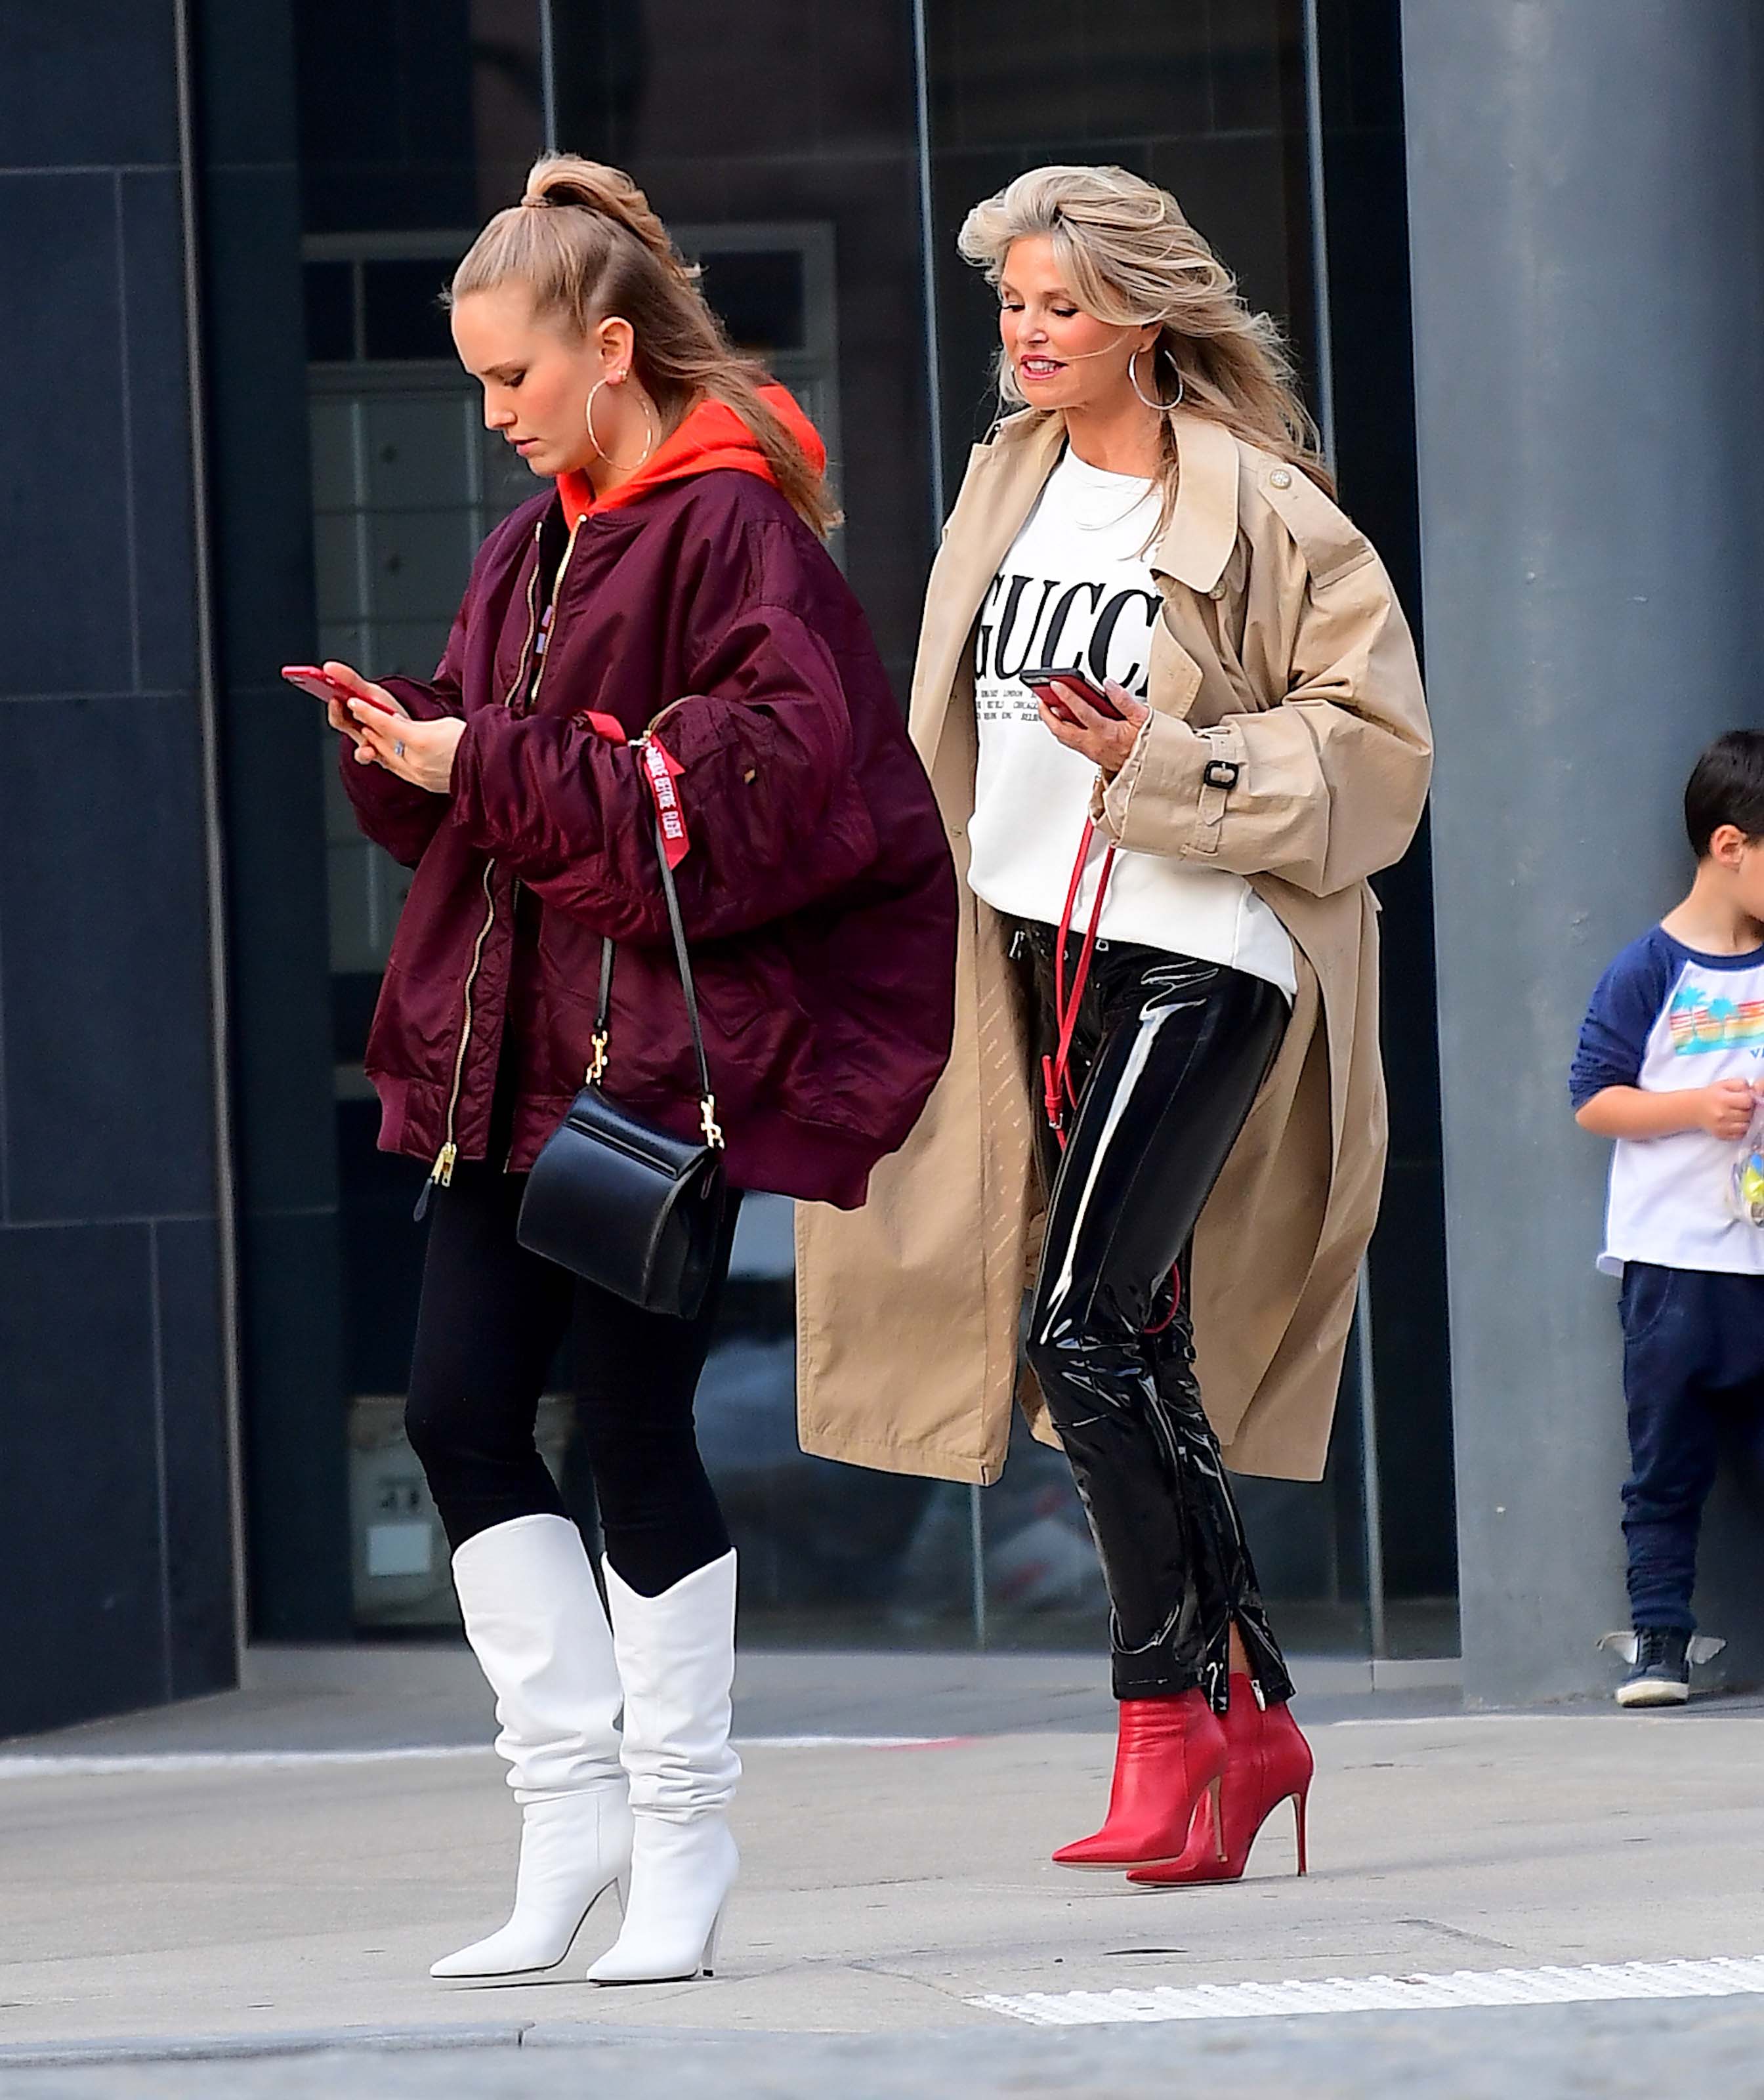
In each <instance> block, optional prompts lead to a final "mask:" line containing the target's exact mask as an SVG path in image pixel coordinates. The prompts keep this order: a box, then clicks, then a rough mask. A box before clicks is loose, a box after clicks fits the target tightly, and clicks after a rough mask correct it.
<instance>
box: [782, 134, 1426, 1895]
mask: <svg viewBox="0 0 1764 2100" xmlns="http://www.w3.org/2000/svg"><path fill="white" fill-rule="evenodd" d="M960 246H961V252H962V254H963V255H964V257H965V258H967V259H968V261H969V262H972V263H974V264H976V265H977V267H981V269H983V270H984V271H986V275H987V276H988V278H989V279H990V281H991V282H992V283H993V284H994V285H995V286H996V288H997V290H998V293H999V334H1000V340H1001V346H1002V350H1001V357H1000V363H999V386H1000V390H1001V391H1002V393H1003V396H1004V399H1005V400H1006V402H1007V404H1008V405H1009V406H1011V407H1012V408H1014V409H1015V410H1016V412H1014V413H1011V414H1009V415H1008V416H1007V417H1005V419H1004V420H1003V422H1002V423H1001V425H1000V426H999V427H998V428H997V429H996V430H995V431H994V434H993V435H992V437H991V438H990V440H989V441H988V442H987V443H985V444H983V445H981V446H979V447H977V448H976V450H975V452H974V455H973V458H972V463H971V465H970V467H969V470H968V477H967V479H966V481H965V482H964V485H963V488H962V491H961V494H960V497H959V501H957V503H956V505H955V511H954V513H953V514H952V515H951V517H950V522H949V526H948V529H947V532H946V535H945V540H944V545H943V548H942V552H941V553H940V554H939V556H938V558H937V565H936V567H935V570H934V571H933V576H932V580H931V586H930V592H929V596H928V601H927V604H926V608H925V619H924V633H923V637H922V640H921V645H920V651H919V663H918V668H917V673H916V677H915V687H914V699H913V717H912V729H913V735H914V737H915V741H916V742H917V743H918V745H919V750H920V751H921V752H922V753H923V754H924V757H925V758H926V760H927V762H928V765H930V767H931V770H932V778H933V787H935V789H936V791H937V798H938V801H939V802H940V804H941V805H942V810H943V814H944V818H945V821H946V824H947V826H948V827H949V830H950V836H951V839H952V840H953V841H955V847H956V853H957V858H958V866H959V868H960V870H961V871H962V873H963V875H964V877H965V880H964V884H963V898H962V920H961V940H960V946H959V964H958V972H959V974H958V991H957V998H958V1018H957V1029H956V1047H955V1054H954V1057H952V1060H951V1062H950V1068H949V1070H948V1072H947V1073H946V1076H945V1078H944V1079H943V1081H942V1083H941V1085H940V1087H939V1088H938V1090H937V1093H936V1094H935V1095H934V1096H933V1101H932V1104H931V1107H930V1109H929V1110H928V1113H927V1114H926V1117H925V1118H924V1123H922V1124H921V1126H920V1128H919V1133H918V1135H917V1136H915V1139H914V1140H913V1141H912V1143H911V1145H909V1147H908V1148H907V1149H906V1152H905V1153H904V1154H902V1158H900V1159H899V1160H898V1161H897V1162H890V1164H889V1167H888V1168H887V1169H886V1170H885V1171H884V1174H883V1175H881V1176H879V1177H878V1180H877V1182H876V1185H875V1192H874V1193H873V1196H872V1200H871V1205H870V1207H869V1208H868V1209H867V1211H864V1212H863V1213H862V1214H861V1215H859V1216H858V1217H855V1218H852V1219H849V1220H834V1219H832V1218H831V1217H830V1216H828V1215H827V1214H825V1213H816V1214H814V1215H810V1216H809V1217H807V1218H806V1219H805V1221H804V1226H803V1233H802V1246H801V1252H800V1271H799V1294H800V1304H801V1330H802V1341H803V1347H802V1379H801V1403H800V1405H801V1414H802V1427H803V1435H804V1440H805V1444H806V1445H807V1446H808V1448H809V1449H812V1450H815V1451H818V1452H822V1453H825V1454H828V1455H831V1456H834V1457H843V1458H851V1459H855V1460H858V1461H860V1462H865V1463H868V1464H871V1465H881V1466H887V1467H897V1468H902V1469H907V1470H915V1471H928V1472H933V1473H939V1474H942V1475H945V1476H949V1477H953V1478H957V1479H968V1480H982V1481H984V1480H991V1479H993V1478H995V1477H996V1475H997V1472H998V1471H999V1467H1000V1466H1001V1464H1002V1462H1003V1449H1004V1445H1005V1440H1006V1437H1007V1435H1008V1424H1009V1410H1010V1405H1011V1396H1012V1388H1013V1385H1014V1383H1015V1381H1016V1371H1017V1335H1018V1326H1019V1317H1020V1312H1021V1290H1022V1286H1023V1282H1024V1278H1025V1273H1028V1268H1027V1264H1029V1262H1030V1257H1031V1255H1032V1254H1033V1252H1034V1235H1035V1232H1036V1229H1037V1228H1038V1225H1039V1229H1040V1232H1041V1245H1040V1250H1039V1264H1038V1265H1037V1266H1036V1268H1035V1269H1034V1290H1033V1293H1032V1295H1031V1300H1030V1310H1029V1319H1028V1326H1027V1356H1028V1362H1029V1367H1030V1370H1031V1371H1032V1373H1033V1375H1034V1384H1035V1385H1036V1386H1037V1387H1039V1405H1034V1418H1035V1421H1036V1426H1037V1427H1039V1429H1040V1430H1041V1432H1042V1433H1043V1434H1047V1433H1048V1432H1049V1430H1050V1427H1051V1432H1052V1435H1053V1436H1056V1437H1057V1440H1059V1441H1060V1443H1061V1444H1062V1445H1064V1447H1065V1451H1066V1453H1067V1454H1068V1456H1069V1458H1070V1460H1071V1463H1072V1468H1073V1473H1074V1479H1075V1480H1076V1483H1077V1486H1078V1493H1079V1495H1080V1497H1081V1498H1082V1500H1083V1504H1084V1507H1085V1510H1086V1511H1087V1515H1088V1517H1089V1520H1090V1523H1091V1529H1092V1531H1093V1533H1094V1535H1095V1537H1096V1546H1097V1550H1098V1552H1099V1555H1100V1559H1101V1563H1102V1568H1103V1573H1104V1576H1105V1581H1106V1584H1107V1587H1108V1590H1109V1599H1110V1603H1111V1605H1112V1625H1111V1639H1112V1645H1113V1669H1114V1690H1115V1693H1116V1696H1117V1697H1118V1700H1119V1701H1120V1729H1119V1736H1118V1747H1117V1753H1116V1760H1115V1770H1114V1785H1113V1789H1112V1791H1111V1793H1110V1798H1109V1810H1108V1814H1107V1815H1106V1817H1105V1820H1104V1822H1103V1824H1102V1825H1101V1828H1100V1829H1098V1830H1097V1831H1096V1833H1094V1834H1092V1835H1091V1836H1089V1837H1087V1838H1080V1839H1078V1840H1077V1841H1076V1842H1073V1843H1070V1844H1068V1845H1065V1846H1062V1847H1061V1849H1060V1850H1059V1851H1056V1853H1055V1855H1054V1857H1055V1859H1056V1860H1057V1861H1059V1862H1060V1863H1061V1864H1063V1865H1068V1866H1073V1867H1091V1868H1113V1869H1116V1870H1123V1869H1124V1870H1126V1871H1127V1873H1128V1875H1129V1877H1130V1878H1131V1879H1132V1880H1134V1881H1136V1882H1148V1883H1159V1882H1194V1881H1206V1880H1218V1879H1223V1878H1227V1877H1234V1876H1236V1875H1238V1874H1241V1873H1242V1871H1243V1868H1244V1865H1245V1863H1246V1860H1247V1858H1248V1855H1249V1852H1250V1846H1251V1844H1252V1843H1253V1842H1254V1839H1255V1834H1256V1833H1257V1831H1258V1830H1259V1829H1260V1828H1261V1826H1262V1824H1263V1821H1264V1820H1266V1818H1267V1816H1268V1814H1269V1813H1270V1812H1271V1811H1272V1809H1273V1808H1274V1807H1277V1805H1279V1803H1280V1802H1282V1801H1285V1800H1287V1799H1290V1800H1292V1801H1293V1802H1294V1804H1295V1807H1296V1810H1297V1815H1298V1833H1299V1861H1300V1868H1301V1871H1302V1870H1303V1857H1304V1854H1303V1806H1304V1802H1305V1798H1306V1795H1307V1793H1308V1788H1309V1785H1310V1780H1311V1771H1312V1760H1311V1755H1310V1752H1309V1749H1308V1746H1307V1745H1306V1744H1305V1742H1304V1740H1303V1736H1301V1735H1300V1733H1299V1730H1298V1728H1297V1727H1296V1725H1295V1724H1294V1722H1293V1721H1292V1719H1291V1717H1290V1714H1289V1713H1288V1711H1287V1707H1286V1701H1287V1698H1288V1696H1289V1694H1290V1691H1291V1688H1292V1687H1291V1683H1290V1679H1289V1678H1288V1675H1287V1674H1286V1665H1285V1663H1284V1661H1282V1659H1281V1651H1280V1648H1279V1646H1278V1643H1277V1641H1276V1639H1275V1637H1274V1635H1273V1632H1272V1628H1271V1627H1270V1626H1269V1624H1268V1615H1267V1612H1266V1611H1265V1609H1264V1608H1263V1601H1262V1598H1261V1595H1260V1593H1259V1589H1258V1587H1257V1583H1256V1578H1255V1569H1254V1568H1253V1567H1252V1565H1251V1563H1250V1555H1249V1551H1248V1549H1247V1547H1246V1545H1245V1542H1244V1537H1243V1533H1242V1529H1241V1525H1240V1524H1239V1521H1238V1516H1237V1507H1236V1504H1235V1502H1234V1499H1233V1494H1232V1490H1231V1485H1230V1480H1229V1478H1228V1474H1227V1471H1226V1466H1227V1465H1230V1466H1231V1467H1234V1468H1236V1469H1237V1470H1240V1471H1250V1472H1263V1473H1272V1474H1277V1475H1286V1476H1293V1477H1297V1478H1315V1477H1316V1476H1317V1475H1318V1474H1319V1473H1320V1472H1321V1469H1322V1464H1323V1460H1324V1457H1325V1449H1326V1445H1327V1440H1328V1435H1329V1424H1330V1412H1331V1410H1332V1407H1333V1404H1334V1389H1335V1385H1336V1383H1337V1379H1338V1375H1339V1371H1340V1366H1341V1362H1342V1357H1343V1347H1344V1343H1345V1338H1346V1335H1347V1328H1348V1325H1349V1321H1350V1318H1351V1316H1352V1305H1353V1296H1354V1289H1355V1278H1356V1271H1357V1268H1358V1264H1359V1261H1360V1255H1361V1254H1362V1252H1363V1251H1364V1249H1365V1243H1366V1241H1367V1238H1368V1237H1369V1233H1370V1231H1371V1227H1372V1222H1373V1217H1374V1211H1375V1209H1376V1205H1377V1198H1378V1183H1379V1178H1380V1173H1381V1169H1382V1164H1383V1145H1384V1108H1383V1083H1382V1077H1381V1074H1380V1071H1379V1067H1378V1045H1377V1018H1376V1016H1377V1004H1376V1002H1377V981H1376V979H1377V934H1376V919H1375V916H1374V914H1375V910H1376V907H1375V904H1374V899H1373V897H1372V894H1371V892H1370V890H1369V888H1368V887H1367V884H1366V880H1365V878H1366V877H1367V876H1369V874H1371V873H1372V872H1373V871H1374V870H1376V869H1378V868H1380V867H1385V866H1387V865H1388V864H1389V863H1390V862H1392V861H1394V860H1395V859H1396V858H1398V856H1399V855H1400V854H1401V853H1402V852H1403V850H1404V849H1405V846H1406V845H1408V843H1409V838H1410V836H1411V834H1412V833H1413V830H1414V827H1415V824H1416V823H1417V820H1418V817H1419V814H1420V811H1421V807H1422V800H1423V797H1424V795H1425V792H1426V788H1427V775H1428V767H1429V740H1428V734H1427V721H1426V717H1425V713H1424V711H1423V707H1422V695H1421V690H1420V684H1419V679H1418V673H1417V668H1416V663H1415V657H1414V652H1413V647H1412V646H1411V643H1410V641H1409V633H1408V631H1407V629H1406V628H1405V624H1404V621H1403V617H1402V614H1401V612H1400V610H1399V608H1398V607H1397V605H1396V601H1395V598H1393V596H1392V594H1391V586H1390V583H1389V580H1388V579H1387V576H1386V575H1385V573H1384V571H1383V567H1381V566H1380V564H1379V562H1378V558H1377V557H1376V555H1375V554H1374V551H1373V549H1372V548H1371V547H1370V546H1369V545H1368V544H1367V542H1366V540H1365V538H1364V537H1363V536H1361V535H1360V533H1359V532H1357V531H1356V529H1355V527H1353V525H1352V523H1350V522H1349V521H1348V519H1347V518H1346V517H1344V516H1343V514H1342V512H1341V511H1340V510H1338V508H1337V507H1336V505H1335V504H1334V501H1333V500H1332V498H1331V495H1330V480H1329V476H1328V474H1327V473H1326V471H1325V469H1324V467H1323V465H1322V464H1321V461H1320V460H1319V459H1318V457H1317V455H1316V441H1315V436H1314V433H1313V431H1312V426H1311V425H1310V423H1309V421H1308V418H1307V417H1306V415H1305V413H1304V411H1303V408H1301V406H1300V404H1299V400H1298V398H1297V396H1296V395H1295V393H1294V389H1293V385H1292V382H1291V379H1290V374H1289V370H1288V368H1287V365H1286V361H1285V359H1284V357H1283V356H1282V354H1281V348H1280V346H1279V342H1278V340H1277V336H1276V334H1275V333H1274V331H1273V329H1272V326H1271V324H1269V323H1268V321H1267V320H1266V319H1265V318H1263V317H1262V316H1259V315H1255V314H1253V313H1251V312H1250V311H1249V310H1248V309H1247V308H1246V306H1245V305H1244V303H1243V302H1242V301H1241V299H1240V298H1238V296H1237V291H1236V289H1235V286H1234V285H1233V280H1232V279H1231V277H1230V276H1229V275H1228V272H1227V271H1226V270H1225V269H1224V267H1223V266H1222V265H1221V264H1220V263H1219V261H1218V260H1217V259H1216V258H1215V257H1214V255H1213V254H1212V253H1211V250H1210V249H1208V247H1207V246H1206V243H1205V241H1204V240H1202V238H1201V236H1199V235H1198V234H1197V232H1195V231H1194V229H1193V227H1190V226H1189V225H1188V223H1187V222H1186V221H1185V220H1184V218H1183V215H1182V213H1181V210H1180V207H1179V206H1178V205H1177V203H1176V201H1175V198H1174V197H1172V196H1170V195H1169V194H1168V193H1167V192H1165V191H1162V190H1160V189H1157V188H1153V186H1152V185H1151V184H1150V183H1145V182H1143V181H1141V180H1140V179H1139V178H1137V177H1136V176H1134V175H1131V174H1127V173H1126V172H1125V171H1123V170H1121V169H1118V168H1082V167H1079V168H1063V167H1054V168H1040V169H1036V170H1033V171H1032V172H1030V173H1029V174H1024V175H1021V176H1019V177H1018V178H1017V180H1016V181H1014V182H1012V183H1010V184H1009V185H1008V187H1007V188H1004V189H1003V190H1002V191H1001V192H999V194H998V195H997V196H994V197H991V198H989V199H988V200H987V201H986V202H985V203H984V204H981V205H979V206H977V208H976V209H975V210H973V211H972V213H970V214H969V215H968V220H967V223H966V224H965V225H964V227H963V229H962V233H961V241H960ZM1038 671H1039V672H1043V673H1047V672H1052V673H1054V674H1055V675H1054V677H1053V678H1052V681H1051V682H1050V681H1049V680H1048V679H1047V678H1045V677H1043V678H1034V677H1032V676H1031V674H1033V673H1036V672H1038ZM1061 671H1064V672H1065V673H1069V674H1070V682H1061V681H1060V679H1059V677H1058V675H1057V674H1058V673H1060V672H1061ZM1032 1131H1033V1132H1034V1136H1033V1137H1032V1135H1031V1132H1032ZM895 1293H898V1294H899V1302H898V1303H897V1304H890V1303H889V1302H887V1301H888V1299H889V1297H890V1296H892V1295H893V1294H895ZM880 1333H887V1334H889V1335H891V1336H892V1337H893V1348H892V1349H891V1350H890V1352H889V1357H888V1359H887V1362H886V1366H885V1376H879V1375H878V1370H879V1369H880V1368H881V1367H880V1366H877V1365H874V1364H873V1362H872V1361H870V1360H869V1357H868V1354H867V1350H866V1347H865V1343H866V1340H867V1338H869V1337H871V1336H874V1335H877V1334H880ZM963 1333H966V1334H968V1335H969V1336H971V1337H972V1343H973V1346H972V1348H970V1349H968V1350H966V1351H964V1350H961V1349H959V1348H953V1347H952V1346H951V1338H952V1337H953V1336H955V1335H959V1334H963ZM1197 1351H1198V1357H1197ZM1197 1368H1198V1375H1197ZM1203 1393H1204V1396H1205V1399H1204V1404H1203ZM1222 1442H1223V1445H1224V1449H1223V1453H1222V1452H1221V1443H1222Z"/></svg>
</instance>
